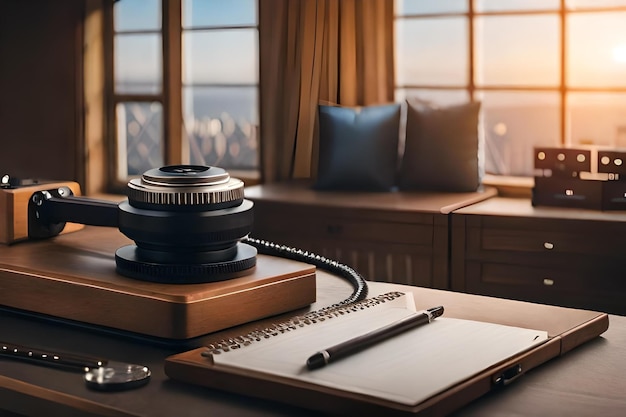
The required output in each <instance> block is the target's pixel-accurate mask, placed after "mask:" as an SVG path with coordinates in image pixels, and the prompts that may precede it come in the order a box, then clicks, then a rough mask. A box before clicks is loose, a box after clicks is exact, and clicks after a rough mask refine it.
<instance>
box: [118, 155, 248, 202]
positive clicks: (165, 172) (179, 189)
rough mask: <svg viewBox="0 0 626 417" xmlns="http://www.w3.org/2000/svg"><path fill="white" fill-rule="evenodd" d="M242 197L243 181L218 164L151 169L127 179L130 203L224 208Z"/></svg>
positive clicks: (239, 200)
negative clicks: (217, 165) (214, 165)
mask: <svg viewBox="0 0 626 417" xmlns="http://www.w3.org/2000/svg"><path fill="white" fill-rule="evenodd" d="M188 167H190V168H189V170H187V168H188ZM201 168H206V169H205V170H201ZM211 170H213V171H211ZM243 198H244V183H243V181H241V180H239V179H237V178H231V177H230V175H228V173H227V172H226V171H224V170H223V169H221V168H215V167H196V166H194V165H175V166H170V167H164V168H160V169H153V170H150V171H148V172H146V173H145V174H144V175H143V176H142V177H141V178H135V179H132V180H130V181H129V182H128V201H129V203H130V204H131V205H133V206H141V207H144V208H147V206H156V207H157V208H160V207H173V208H175V207H195V208H202V209H211V208H212V207H210V206H216V207H214V208H221V207H225V206H229V205H231V203H232V205H236V204H239V203H241V201H242V200H243Z"/></svg>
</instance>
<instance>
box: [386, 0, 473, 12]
mask: <svg viewBox="0 0 626 417" xmlns="http://www.w3.org/2000/svg"><path fill="white" fill-rule="evenodd" d="M450 12H456V13H459V12H461V13H463V12H467V0H437V1H433V0H396V13H397V14H399V15H407V14H421V13H422V14H423V13H450Z"/></svg>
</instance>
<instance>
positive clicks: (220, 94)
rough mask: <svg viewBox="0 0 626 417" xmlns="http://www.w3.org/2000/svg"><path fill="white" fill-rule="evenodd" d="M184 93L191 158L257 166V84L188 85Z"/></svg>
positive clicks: (208, 162) (231, 166)
mask: <svg viewBox="0 0 626 417" xmlns="http://www.w3.org/2000/svg"><path fill="white" fill-rule="evenodd" d="M183 94H184V115H185V130H186V133H187V137H188V140H189V156H190V158H189V159H190V162H191V163H192V164H199V165H213V166H219V167H221V168H225V169H257V168H258V160H257V154H258V124H259V123H258V111H257V109H258V106H257V102H258V93H257V88H256V87H194V88H189V87H187V88H184V92H183Z"/></svg>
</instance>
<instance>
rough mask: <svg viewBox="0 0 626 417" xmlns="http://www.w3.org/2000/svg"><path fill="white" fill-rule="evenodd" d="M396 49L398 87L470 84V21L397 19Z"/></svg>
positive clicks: (454, 19) (453, 19)
mask: <svg viewBox="0 0 626 417" xmlns="http://www.w3.org/2000/svg"><path fill="white" fill-rule="evenodd" d="M425 40H427V41H425ZM396 48H397V51H396V83H397V84H398V85H453V86H464V85H466V84H467V81H468V79H467V76H468V68H467V65H468V50H467V49H468V48H467V19H465V18H456V17H455V18H432V19H400V20H397V21H396Z"/></svg>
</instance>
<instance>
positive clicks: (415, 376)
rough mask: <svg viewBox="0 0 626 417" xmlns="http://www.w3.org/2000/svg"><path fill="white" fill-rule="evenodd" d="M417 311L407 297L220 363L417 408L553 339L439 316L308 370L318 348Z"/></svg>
mask: <svg viewBox="0 0 626 417" xmlns="http://www.w3.org/2000/svg"><path fill="white" fill-rule="evenodd" d="M444 307H445V306H444ZM414 311H415V308H414V303H413V300H412V297H410V294H408V295H404V296H401V297H399V298H397V299H394V300H392V301H387V302H385V303H381V304H378V305H375V306H371V307H368V308H366V309H363V310H357V311H354V312H351V313H349V314H344V315H340V316H338V317H332V318H330V319H326V320H324V321H318V322H317V323H313V324H310V325H307V326H303V327H300V328H297V329H295V330H292V331H289V332H285V333H282V334H278V335H276V336H273V337H270V338H268V339H263V340H261V341H258V342H254V343H252V344H251V345H248V346H244V347H242V348H240V349H235V350H231V351H228V352H224V353H220V354H214V355H213V360H214V364H215V365H217V366H220V365H227V366H231V367H237V368H243V369H248V370H254V371H258V372H261V373H264V374H273V375H279V376H283V377H287V378H291V379H298V380H302V381H307V382H310V383H313V384H318V385H323V386H327V387H332V388H335V389H338V390H345V391H350V392H355V393H360V394H365V395H371V396H374V397H379V398H382V399H386V400H390V401H394V402H398V403H402V404H406V405H417V404H419V403H421V402H423V401H424V400H426V399H428V398H430V397H432V396H433V395H435V394H437V393H439V392H441V391H443V390H445V389H447V388H450V387H452V386H454V385H456V384H458V383H460V382H462V381H464V380H466V379H468V378H470V377H472V376H474V375H476V374H479V373H480V372H482V371H484V370H485V369H487V368H489V367H491V366H493V365H496V364H498V363H500V362H502V361H504V360H506V359H508V358H511V357H512V356H514V355H516V354H518V353H520V352H523V351H525V350H528V349H530V348H531V347H533V346H536V345H538V344H540V343H543V342H544V341H546V340H547V339H548V334H547V332H545V331H539V330H531V329H524V328H519V327H510V326H504V325H499V324H492V323H484V322H477V321H470V320H461V319H453V318H445V317H439V318H437V319H435V320H434V321H432V322H431V323H429V324H425V325H423V326H419V327H417V328H414V329H412V330H409V331H407V332H405V333H401V334H400V335H397V336H394V337H393V338H391V339H388V340H385V341H383V342H380V343H378V344H376V345H374V346H372V347H369V348H367V349H365V350H363V351H360V352H358V353H356V354H353V355H351V356H349V357H346V358H343V359H340V360H337V361H336V362H332V363H331V364H329V365H327V366H325V367H323V368H320V369H316V370H313V371H311V370H308V368H307V367H306V361H307V358H308V357H309V356H311V355H313V354H314V353H316V352H318V351H320V350H323V349H326V348H329V347H331V346H333V345H336V344H338V343H341V342H343V341H345V340H347V339H350V338H353V337H356V336H359V335H362V334H364V333H366V332H368V331H371V330H374V329H377V328H379V327H382V326H385V325H387V324H390V323H392V322H394V321H397V320H399V319H402V318H403V317H406V316H408V315H411V314H414ZM444 315H445V313H444Z"/></svg>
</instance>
